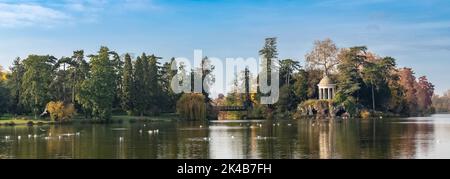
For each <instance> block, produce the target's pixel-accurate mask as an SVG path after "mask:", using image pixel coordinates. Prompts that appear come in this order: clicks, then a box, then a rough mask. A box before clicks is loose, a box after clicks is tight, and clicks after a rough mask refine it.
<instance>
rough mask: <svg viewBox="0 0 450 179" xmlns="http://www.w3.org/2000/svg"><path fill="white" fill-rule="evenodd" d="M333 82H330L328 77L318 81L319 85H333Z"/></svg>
mask: <svg viewBox="0 0 450 179" xmlns="http://www.w3.org/2000/svg"><path fill="white" fill-rule="evenodd" d="M333 84H334V83H333V81H331V79H330V78H329V77H328V76H325V77H323V78H322V80H320V83H319V85H321V86H322V85H333Z"/></svg>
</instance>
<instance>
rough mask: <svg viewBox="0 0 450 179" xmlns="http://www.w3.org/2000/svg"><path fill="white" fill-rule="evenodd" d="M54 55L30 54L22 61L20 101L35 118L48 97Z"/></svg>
mask: <svg viewBox="0 0 450 179" xmlns="http://www.w3.org/2000/svg"><path fill="white" fill-rule="evenodd" d="M54 63H55V59H54V57H51V56H48V55H47V56H38V55H30V56H28V58H27V59H25V60H24V61H23V64H24V69H25V72H24V75H23V79H22V84H21V89H22V95H21V96H20V101H21V102H22V103H23V104H24V105H26V106H28V107H29V108H30V109H32V111H33V113H34V114H35V118H37V114H38V111H39V109H43V108H44V107H45V104H46V103H47V101H49V99H50V90H49V86H50V84H51V83H52V81H53V76H54V75H53V74H54V73H53V72H54V69H53V65H54Z"/></svg>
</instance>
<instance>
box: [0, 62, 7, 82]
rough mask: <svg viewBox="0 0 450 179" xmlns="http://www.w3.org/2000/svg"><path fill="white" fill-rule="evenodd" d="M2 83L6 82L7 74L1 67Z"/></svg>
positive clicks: (0, 76)
mask: <svg viewBox="0 0 450 179" xmlns="http://www.w3.org/2000/svg"><path fill="white" fill-rule="evenodd" d="M0 81H6V72H4V71H3V67H2V66H1V65H0Z"/></svg>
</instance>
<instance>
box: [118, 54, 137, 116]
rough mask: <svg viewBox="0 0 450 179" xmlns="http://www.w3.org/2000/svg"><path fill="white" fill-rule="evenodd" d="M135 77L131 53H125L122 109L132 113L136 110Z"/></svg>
mask: <svg viewBox="0 0 450 179" xmlns="http://www.w3.org/2000/svg"><path fill="white" fill-rule="evenodd" d="M133 86H134V79H133V63H132V62H131V56H130V54H128V53H127V54H125V65H124V67H123V71H122V92H121V101H122V109H123V110H124V111H127V113H128V114H129V115H130V114H132V112H133V110H134V98H135V96H134V91H135V90H134V88H133Z"/></svg>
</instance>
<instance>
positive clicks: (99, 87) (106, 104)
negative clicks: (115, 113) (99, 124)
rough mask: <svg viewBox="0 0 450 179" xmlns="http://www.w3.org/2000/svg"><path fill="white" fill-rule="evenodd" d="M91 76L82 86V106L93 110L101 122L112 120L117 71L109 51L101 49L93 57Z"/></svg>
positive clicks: (105, 48)
mask: <svg viewBox="0 0 450 179" xmlns="http://www.w3.org/2000/svg"><path fill="white" fill-rule="evenodd" d="M90 62H91V67H90V69H91V70H90V75H89V77H88V78H87V79H86V80H85V81H84V82H83V84H82V91H81V99H82V100H81V104H82V105H83V106H84V107H85V108H90V109H92V115H93V116H94V117H95V118H98V119H101V120H109V119H110V118H111V111H112V105H113V101H114V98H115V91H116V89H115V88H114V85H116V82H115V79H114V77H115V71H114V67H113V63H112V62H111V60H110V58H109V49H108V48H107V47H101V48H100V51H99V52H98V55H92V56H91V60H90Z"/></svg>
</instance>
